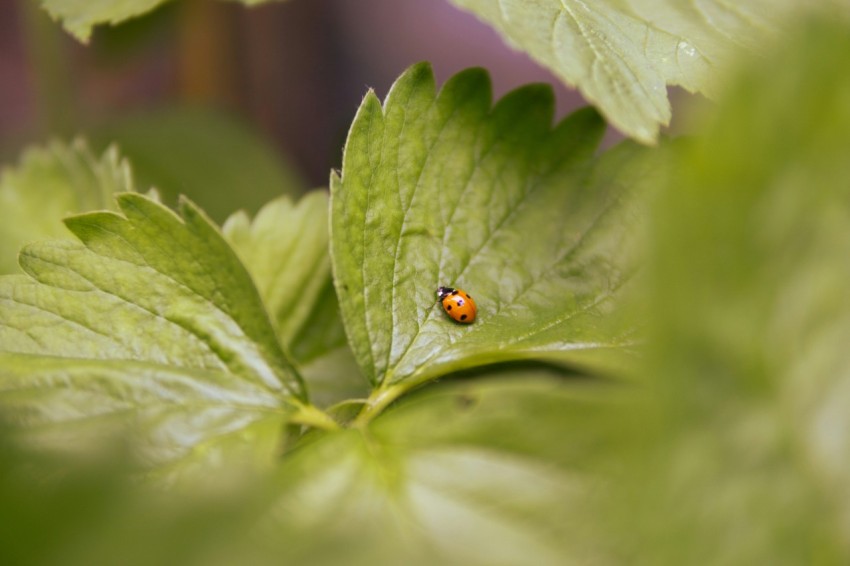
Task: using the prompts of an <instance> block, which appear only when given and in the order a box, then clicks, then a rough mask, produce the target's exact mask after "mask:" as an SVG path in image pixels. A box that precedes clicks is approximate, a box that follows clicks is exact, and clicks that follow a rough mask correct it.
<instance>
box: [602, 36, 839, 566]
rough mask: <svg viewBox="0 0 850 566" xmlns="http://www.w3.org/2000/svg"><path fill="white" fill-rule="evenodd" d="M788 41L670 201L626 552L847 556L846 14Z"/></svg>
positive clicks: (727, 558)
mask: <svg viewBox="0 0 850 566" xmlns="http://www.w3.org/2000/svg"><path fill="white" fill-rule="evenodd" d="M786 43H787V45H785V46H784V47H782V48H781V49H779V50H778V51H777V52H775V53H774V54H773V55H771V56H770V57H769V58H768V59H766V60H761V61H758V62H757V64H755V65H752V66H750V67H748V68H747V70H746V72H745V73H744V74H743V75H742V77H741V78H740V80H739V81H738V82H737V83H736V86H735V87H734V88H733V89H732V90H731V92H730V93H729V95H728V98H727V99H726V101H725V104H724V106H723V107H722V110H721V112H720V116H719V117H718V118H717V120H716V122H715V123H714V124H713V125H712V126H711V127H710V129H709V131H708V132H707V135H706V137H705V138H704V139H699V140H696V141H695V143H694V144H693V146H692V147H691V148H689V149H688V150H687V151H685V152H683V154H682V155H681V156H680V160H679V162H678V163H679V164H680V170H679V172H678V174H677V175H675V176H674V178H673V180H672V182H671V183H670V184H669V186H667V187H666V190H665V191H664V193H663V194H662V195H661V198H659V200H658V207H657V216H656V217H657V224H656V234H655V246H656V251H657V253H656V262H655V265H654V270H653V271H654V276H655V281H656V288H655V304H654V308H653V312H655V313H657V314H656V318H657V324H656V331H655V333H656V342H657V351H656V356H655V360H656V362H655V364H654V367H653V368H652V369H651V373H650V375H651V376H652V377H653V379H652V381H651V383H652V385H653V389H654V390H655V391H656V393H657V395H656V399H655V402H654V403H652V404H650V405H649V406H648V407H647V412H646V413H642V414H639V415H637V418H638V419H639V420H638V421H636V424H635V426H633V427H624V429H626V430H631V431H632V433H633V434H634V435H637V438H635V437H634V436H632V437H631V438H630V439H628V440H627V444H626V445H631V446H639V447H641V449H640V451H641V453H640V454H638V453H637V452H636V451H634V452H633V456H634V458H628V459H625V462H626V463H625V464H624V465H625V466H626V467H627V469H628V472H627V474H628V478H627V479H625V480H624V483H625V485H627V486H629V487H630V488H631V492H630V494H628V495H623V494H622V493H620V492H615V493H614V498H615V499H616V500H617V501H615V502H614V504H615V505H616V507H618V508H619V511H620V517H621V519H622V525H621V526H622V532H623V533H627V534H628V535H629V537H628V538H629V540H630V543H631V545H632V546H631V547H627V548H626V549H625V553H624V556H622V557H621V558H626V557H628V558H626V559H628V561H629V562H634V561H633V560H631V559H632V558H633V557H635V556H641V557H643V560H642V561H638V562H639V563H640V562H643V563H646V564H659V563H663V564H680V563H687V562H690V561H692V558H693V557H694V556H699V557H700V562H701V563H703V564H847V563H850V545H848V541H850V412H848V410H847V407H848V406H850V356H848V353H847V345H848V339H850V294H849V293H848V281H850V261H848V259H850V183H848V179H850V160H848V158H847V156H848V155H850V60H848V59H847V57H846V54H847V53H850V26H847V25H839V24H837V23H831V24H824V23H821V24H818V25H807V26H806V27H805V28H804V30H803V33H796V34H794V35H793V36H791V37H789V38H788V39H787V41H786ZM637 423H640V424H639V425H638V424H637ZM624 503H625V504H624ZM662 533H663V534H662ZM615 562H616V561H615Z"/></svg>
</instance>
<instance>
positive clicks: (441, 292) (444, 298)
mask: <svg viewBox="0 0 850 566" xmlns="http://www.w3.org/2000/svg"><path fill="white" fill-rule="evenodd" d="M437 296H438V297H439V300H440V302H442V303H443V310H444V311H446V314H447V315H449V316H450V317H452V318H453V319H454V320H455V321H456V322H460V323H463V324H469V323H470V322H473V321H474V320H475V314H476V313H477V312H478V309H477V307H476V306H475V301H473V300H472V297H470V296H469V294H468V293H467V292H466V291H464V290H462V289H453V288H451V287H440V288H438V289H437Z"/></svg>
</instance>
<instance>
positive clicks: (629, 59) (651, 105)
mask: <svg viewBox="0 0 850 566" xmlns="http://www.w3.org/2000/svg"><path fill="white" fill-rule="evenodd" d="M452 1H453V2H454V3H455V4H457V5H458V6H459V7H461V8H464V9H466V10H469V11H471V12H473V13H474V14H476V15H477V16H479V17H480V18H481V19H483V20H484V21H486V22H487V23H489V24H491V25H492V26H493V27H495V28H496V30H498V31H499V32H500V33H501V34H502V35H503V36H504V37H505V38H506V39H507V40H508V41H509V42H510V43H511V44H512V45H515V46H517V47H518V48H520V49H522V50H523V51H525V52H526V53H528V54H529V55H531V57H533V58H534V59H535V60H537V61H538V62H540V63H541V64H543V65H545V66H546V67H548V68H549V69H551V70H552V71H553V72H554V73H555V74H556V75H557V76H558V77H560V78H561V79H562V80H564V81H565V82H566V83H567V84H570V85H575V86H576V87H577V88H578V89H579V90H580V91H581V92H582V94H583V95H584V96H585V98H587V100H588V101H590V102H592V103H594V104H596V105H598V106H599V109H600V111H601V112H602V113H603V114H604V115H605V117H606V118H607V119H608V120H610V121H611V123H612V124H614V125H615V126H616V127H617V128H619V129H620V130H622V131H623V132H625V133H626V134H627V135H629V136H631V137H633V138H635V139H637V140H640V141H643V142H653V141H655V139H656V137H657V135H658V127H659V125H666V124H668V123H669V121H670V103H669V101H668V99H667V85H679V86H682V87H684V88H686V89H687V90H689V91H691V92H702V93H705V94H707V95H709V96H711V95H713V94H715V93H716V91H717V88H716V83H717V82H718V81H719V80H720V79H721V78H722V77H723V69H724V68H725V67H728V64H729V63H730V61H732V60H734V59H735V58H737V57H740V55H741V53H742V52H747V51H750V50H754V49H755V50H758V49H760V46H761V44H762V43H763V42H764V41H765V40H767V39H770V38H773V37H775V36H777V35H778V34H779V32H780V30H782V28H783V26H782V22H783V21H784V17H785V16H786V15H787V13H789V12H790V11H791V9H792V8H799V7H800V6H799V5H800V3H799V2H796V1H795V0H739V1H738V2H734V3H729V2H723V1H719V0H709V1H706V2H698V3H682V2H676V1H671V0H629V1H628V2H623V1H622V0H603V1H598V2H580V1H576V0H537V1H532V0H507V1H505V0H452ZM813 4H814V5H817V4H821V5H830V4H838V2H835V1H833V0H820V1H819V2H815V3H813Z"/></svg>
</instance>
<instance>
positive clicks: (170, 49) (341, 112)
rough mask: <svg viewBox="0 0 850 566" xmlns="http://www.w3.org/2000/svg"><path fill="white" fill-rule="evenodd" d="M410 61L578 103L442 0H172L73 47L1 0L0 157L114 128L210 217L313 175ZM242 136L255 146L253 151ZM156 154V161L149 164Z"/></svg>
mask: <svg viewBox="0 0 850 566" xmlns="http://www.w3.org/2000/svg"><path fill="white" fill-rule="evenodd" d="M423 60H427V61H430V62H431V63H432V64H433V66H434V71H435V74H436V78H437V81H438V83H442V82H443V81H445V80H446V79H447V78H448V77H450V76H451V75H452V74H454V73H456V72H457V71H459V70H461V69H464V68H467V67H471V66H482V67H485V68H486V69H488V71H489V72H490V74H491V76H492V81H493V90H494V96H495V97H499V96H501V95H502V94H504V93H505V92H507V91H509V90H511V89H513V88H516V87H517V86H520V85H522V84H525V83H529V82H541V81H543V82H547V83H550V84H552V85H553V87H554V89H555V92H556V100H557V117H560V116H563V115H564V114H566V113H567V112H569V111H570V110H571V109H574V108H576V107H578V106H581V105H582V104H583V101H582V98H581V96H580V95H579V94H578V93H577V92H575V91H572V90H569V89H568V88H567V87H565V86H563V85H562V84H561V83H559V82H558V81H557V79H555V78H554V77H553V76H552V75H551V74H550V73H549V72H548V71H546V70H545V69H543V68H541V67H540V66H538V65H537V64H535V63H534V62H533V61H531V60H530V59H529V58H528V57H527V56H525V55H524V54H521V53H519V52H516V51H514V50H512V49H511V48H509V47H508V46H507V45H506V44H505V43H504V42H503V41H502V40H501V38H500V37H499V36H498V35H497V34H496V33H495V32H494V31H493V30H492V29H490V28H489V27H487V26H486V25H484V24H483V23H481V22H479V21H478V20H477V19H476V18H475V17H474V16H472V15H470V14H467V13H464V12H461V11H459V10H457V9H456V8H455V7H453V6H452V5H450V4H449V3H448V2H445V1H442V0H434V1H431V2H422V1H421V0H358V1H357V2H352V1H350V0H290V1H288V2H276V3H269V4H265V5H261V6H258V7H254V8H246V7H245V6H244V5H242V4H240V3H234V2H224V1H222V2H214V1H210V0H180V1H179V2H173V3H169V4H166V5H165V6H164V7H162V8H160V9H158V10H155V11H153V12H151V13H150V14H148V15H145V16H143V17H141V18H138V19H135V20H131V21H129V22H127V23H124V24H122V25H119V26H117V27H114V28H111V27H103V26H102V27H99V28H97V29H96V30H95V32H94V34H93V37H92V39H91V41H90V43H89V45H82V44H80V43H79V42H77V41H76V40H75V39H74V38H73V37H71V36H70V35H69V34H67V33H66V32H65V31H64V30H63V29H62V28H61V27H60V26H59V25H58V24H57V23H56V22H53V21H51V20H50V18H49V17H48V16H47V15H46V14H45V13H44V12H43V11H42V10H41V9H40V7H39V3H37V2H33V1H31V0H7V1H4V2H0V161H1V162H2V163H4V164H10V163H13V162H14V161H16V159H17V156H18V154H19V153H20V151H21V149H22V148H23V147H24V146H25V145H26V144H28V143H41V142H44V141H46V140H47V139H48V138H50V137H56V136H58V137H61V138H65V139H67V138H70V137H73V136H76V135H85V136H86V137H87V138H88V139H89V140H90V142H91V143H92V145H93V146H94V148H95V149H97V150H100V149H102V148H103V147H104V146H105V144H106V143H108V142H109V141H111V140H115V141H117V142H118V144H119V146H120V148H121V149H122V151H123V152H124V153H125V154H126V155H127V156H128V157H129V158H130V160H131V162H132V163H133V166H134V169H135V170H136V173H137V176H138V177H140V179H141V181H142V182H143V183H144V184H147V183H151V184H156V185H167V186H161V187H160V188H161V189H163V190H164V191H165V193H166V194H169V193H176V192H186V193H189V194H190V196H192V197H193V198H196V199H199V200H200V201H201V203H202V204H203V205H205V206H206V207H207V208H208V209H209V210H210V212H211V213H212V214H213V216H215V217H217V219H219V220H221V218H222V216H224V215H226V214H227V213H228V212H230V211H232V210H233V209H234V208H246V209H248V210H249V211H253V210H256V208H257V207H258V206H260V205H261V204H262V203H263V202H265V201H267V200H268V199H270V198H272V197H273V196H274V194H268V193H269V192H270V189H269V188H268V187H270V186H272V185H274V184H275V183H276V182H278V181H280V183H284V184H288V185H297V186H301V187H314V186H323V185H326V183H327V179H328V173H329V171H330V169H331V168H335V167H339V164H340V160H341V151H342V146H343V143H344V140H345V135H346V131H347V128H348V126H349V124H350V123H351V120H352V118H353V116H354V113H355V111H356V109H357V106H358V104H359V103H360V100H361V99H362V97H363V95H364V94H365V92H366V91H367V89H368V88H373V89H375V91H376V92H377V93H378V95H379V96H380V97H383V96H385V94H386V92H387V90H388V88H389V87H390V85H391V84H392V82H393V81H394V80H395V78H396V77H398V75H399V74H400V73H401V72H403V71H404V69H405V68H406V67H408V66H409V65H411V64H412V63H415V62H418V61H423ZM255 136H256V137H258V138H255ZM257 139H259V140H260V142H261V143H262V144H263V146H264V148H265V146H266V145H267V148H270V149H267V151H265V152H263V151H257V150H256V149H257V148H256V146H255V145H254V144H255V142H256V141H257ZM228 144H229V145H231V146H232V151H230V152H228V147H227V145H228ZM222 145H224V147H222ZM163 146H166V147H168V148H169V151H167V152H162V151H161V148H162V147H163ZM154 147H156V148H157V150H156V151H154V149H153V148H154ZM222 152H224V153H228V154H229V155H230V156H231V157H232V159H234V160H236V161H238V160H240V159H243V158H244V159H245V167H244V169H243V173H244V176H239V175H235V176H234V177H233V178H228V173H227V171H225V170H224V169H223V168H222V167H223V166H221V164H220V163H217V162H218V161H220V157H219V156H220V154H221V153H222ZM163 153H167V154H168V156H169V157H170V158H171V160H172V161H167V160H166V161H165V162H163V157H162V154H163ZM193 165H194V167H193ZM231 165H232V164H231ZM219 169H221V170H219ZM228 170H229V169H228ZM193 171H196V174H195V175H194V176H193ZM187 176H188V177H189V178H186V177H187ZM205 176H206V180H207V184H208V185H209V190H207V191H204V192H205V194H204V195H198V194H196V193H197V192H198V190H199V189H197V188H195V187H192V186H191V185H193V184H194V183H196V182H197V183H201V184H203V181H204V180H205ZM217 185H220V186H224V187H230V190H227V189H225V191H226V192H227V193H228V194H226V195H213V194H211V193H215V192H216V186H217ZM236 185H240V186H239V187H236ZM139 188H141V189H144V188H146V187H139ZM282 190H283V191H284V192H285V191H286V189H282ZM218 192H221V189H219V190H218Z"/></svg>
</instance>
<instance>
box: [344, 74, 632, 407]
mask: <svg viewBox="0 0 850 566" xmlns="http://www.w3.org/2000/svg"><path fill="white" fill-rule="evenodd" d="M551 119H552V92H551V90H550V89H549V88H548V87H545V86H540V85H536V86H529V87H525V88H522V89H520V90H518V91H516V92H514V93H512V94H509V95H508V96H506V97H505V98H504V99H502V100H501V101H500V102H499V103H498V104H497V105H496V106H495V108H492V109H491V107H490V88H489V80H488V77H487V75H486V74H485V73H484V72H482V71H480V70H470V71H466V72H464V73H461V74H459V75H457V76H455V77H454V78H452V79H451V80H450V81H449V82H448V83H446V85H445V87H444V88H443V90H442V91H441V92H440V94H439V95H438V96H435V94H434V84H433V76H432V74H431V70H430V68H428V67H427V66H424V65H419V66H415V67H412V68H411V69H410V70H409V71H408V72H407V73H405V74H404V75H403V76H402V77H401V78H400V79H399V80H398V81H397V82H396V84H395V85H394V87H393V89H392V91H391V92H390V95H389V96H388V97H387V101H386V103H385V105H384V107H383V108H382V107H381V105H380V103H379V102H378V100H377V99H376V98H375V96H374V94H371V93H370V94H369V95H367V97H366V99H365V101H364V102H363V105H362V106H361V108H360V111H359V112H358V114H357V117H356V119H355V121H354V124H353V126H352V128H351V132H350V134H349V138H348V141H347V143H346V149H345V156H344V159H343V169H342V175H341V177H335V178H333V179H332V188H331V198H332V217H331V224H332V238H331V249H332V257H333V263H334V275H335V283H336V286H337V292H338V294H339V297H340V305H341V308H342V313H343V320H344V321H345V323H346V328H347V332H348V336H349V339H350V342H351V345H352V348H353V350H354V352H355V355H356V357H357V360H358V362H359V364H360V366H361V368H362V369H363V372H364V374H365V375H366V376H367V377H368V378H369V379H370V380H371V381H372V383H374V384H376V385H377V384H383V387H384V389H386V388H389V387H392V386H394V385H395V384H399V386H400V388H402V389H406V388H409V387H411V386H413V385H415V384H417V383H422V382H424V381H427V380H429V379H433V378H435V377H437V376H439V375H441V374H445V373H448V372H451V371H456V370H458V369H463V368H467V367H472V366H478V365H484V364H488V363H493V362H498V361H506V360H511V359H521V358H529V357H557V358H558V359H561V360H563V361H567V362H571V363H573V364H578V365H584V366H587V367H590V368H594V369H606V368H610V367H612V366H613V365H616V364H615V362H616V361H617V360H618V359H619V357H620V356H622V355H623V353H624V352H627V351H628V350H629V348H630V347H631V346H632V345H633V343H634V340H635V339H634V337H633V335H632V331H633V327H632V325H631V324H630V321H629V320H623V318H624V317H622V316H621V314H622V313H621V312H620V311H619V310H618V309H617V304H618V301H619V299H620V297H621V295H622V293H623V292H624V289H625V288H626V286H627V284H628V282H629V280H630V278H631V275H632V273H633V270H634V265H635V263H634V262H635V257H634V256H635V254H634V253H633V252H634V248H635V245H636V243H635V240H636V238H635V233H636V225H637V224H638V222H639V218H638V217H637V215H636V214H635V203H634V202H632V201H634V200H635V199H634V193H635V192H636V191H634V190H631V189H632V188H633V187H634V185H635V184H636V181H635V180H636V179H639V178H640V177H641V175H642V174H643V173H646V171H644V169H645V162H644V159H643V157H644V153H645V152H644V151H643V150H642V149H640V148H637V147H636V146H633V145H628V144H627V145H624V146H621V147H620V148H618V149H616V150H614V151H612V152H609V153H608V154H606V155H605V156H603V157H602V158H601V159H595V158H594V157H593V153H594V151H595V150H596V145H597V143H598V141H599V139H600V138H601V136H602V133H603V129H604V124H603V123H602V122H601V120H600V119H599V116H598V115H597V114H596V113H595V112H593V111H592V110H589V109H587V110H582V111H579V112H577V113H575V114H574V115H572V116H571V117H569V118H567V119H566V120H565V121H564V122H562V123H561V124H559V125H558V126H557V127H556V128H554V129H552V128H551V126H550V122H551ZM440 285H449V286H457V287H461V288H463V289H465V290H466V291H468V292H469V293H470V295H472V296H473V297H474V298H475V300H476V301H477V303H478V309H479V312H478V319H477V320H476V321H475V323H474V324H471V325H468V326H461V325H458V324H455V323H454V322H452V321H451V320H450V319H449V318H448V317H446V316H445V314H444V313H443V312H442V310H441V308H440V307H439V305H438V304H437V302H436V296H435V291H436V289H437V287H438V286H440ZM398 390H399V389H398V388H396V391H398ZM379 394H380V393H379Z"/></svg>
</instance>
